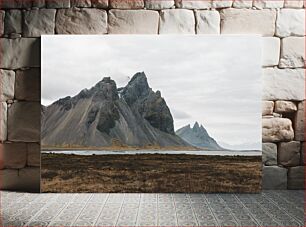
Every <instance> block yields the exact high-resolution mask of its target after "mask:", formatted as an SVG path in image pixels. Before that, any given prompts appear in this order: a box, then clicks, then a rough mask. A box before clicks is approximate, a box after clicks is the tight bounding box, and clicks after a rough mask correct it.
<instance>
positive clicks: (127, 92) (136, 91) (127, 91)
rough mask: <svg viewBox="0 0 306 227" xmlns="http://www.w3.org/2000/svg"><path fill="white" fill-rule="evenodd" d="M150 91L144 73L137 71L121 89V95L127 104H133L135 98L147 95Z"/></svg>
mask: <svg viewBox="0 0 306 227" xmlns="http://www.w3.org/2000/svg"><path fill="white" fill-rule="evenodd" d="M151 91H152V90H151V88H150V87H149V84H148V80H147V76H146V74H145V73H144V72H138V73H136V74H135V75H134V76H133V77H132V79H131V80H130V81H129V83H128V84H127V85H126V86H125V88H124V89H123V90H122V96H123V97H124V99H125V101H126V102H127V103H128V104H133V103H134V102H135V101H136V100H137V99H139V98H142V97H145V96H147V95H148V94H149V93H150V92H151Z"/></svg>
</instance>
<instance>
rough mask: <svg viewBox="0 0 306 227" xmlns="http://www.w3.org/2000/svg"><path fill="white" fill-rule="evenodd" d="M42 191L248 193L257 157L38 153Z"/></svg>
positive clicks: (255, 188) (256, 184) (253, 188)
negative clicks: (40, 159)
mask: <svg viewBox="0 0 306 227" xmlns="http://www.w3.org/2000/svg"><path fill="white" fill-rule="evenodd" d="M41 181H42V192H69V193H72V192H160V193H161V192H173V193H175V192H184V193H187V192H189V193H192V192H250V193H255V192H259V191H260V190H261V156H249V157H247V156H207V155H175V154H173V155H172V154H171V155H165V154H137V155H88V156H85V155H67V154H54V153H53V154H52V153H49V154H45V153H43V154H42V168H41Z"/></svg>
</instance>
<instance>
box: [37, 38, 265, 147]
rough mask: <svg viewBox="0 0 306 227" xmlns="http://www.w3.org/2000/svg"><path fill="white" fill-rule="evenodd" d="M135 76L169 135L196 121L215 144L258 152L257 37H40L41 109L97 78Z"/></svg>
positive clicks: (121, 80)
mask: <svg viewBox="0 0 306 227" xmlns="http://www.w3.org/2000/svg"><path fill="white" fill-rule="evenodd" d="M139 71H144V72H145V74H146V75H147V78H148V82H149V85H150V87H152V89H153V90H154V91H156V90H160V91H161V94H162V96H163V97H164V98H165V100H166V102H167V104H168V106H169V108H170V110H171V113H172V115H173V118H174V125H175V129H179V128H180V127H183V126H185V125H187V124H191V125H193V124H194V122H195V121H198V122H199V123H200V124H202V125H203V126H204V127H205V128H206V129H207V131H208V133H209V134H210V135H211V136H212V137H213V138H215V139H216V140H217V141H218V142H221V143H222V144H224V143H226V144H230V145H237V144H244V143H250V144H256V149H260V150H261V144H260V142H261V38H260V37H259V36H246V35H244V36H201V35H197V36H192V35H179V36H174V35H160V36H151V35H134V36H133V35H128V36H123V35H122V36H121V35H107V36H106V35H103V36H85V35H78V36H75V35H69V36H59V35H56V36H43V38H42V104H43V105H49V104H51V103H52V102H54V101H56V100H58V99H59V98H63V97H66V96H68V95H69V96H74V95H76V94H77V93H79V92H80V91H81V90H82V89H84V88H91V87H92V86H94V85H95V84H96V83H97V82H98V81H100V80H101V79H102V78H103V77H108V76H109V77H111V78H112V79H114V80H115V81H116V83H117V86H118V87H121V86H125V85H126V84H127V83H128V81H129V79H130V78H131V77H132V76H133V75H134V74H135V73H136V72H139ZM252 148H254V146H253V147H252Z"/></svg>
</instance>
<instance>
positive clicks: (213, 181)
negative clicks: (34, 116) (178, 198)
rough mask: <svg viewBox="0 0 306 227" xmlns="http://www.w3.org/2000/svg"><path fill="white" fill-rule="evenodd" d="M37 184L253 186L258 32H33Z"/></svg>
mask: <svg viewBox="0 0 306 227" xmlns="http://www.w3.org/2000/svg"><path fill="white" fill-rule="evenodd" d="M41 147H42V151H41V157H42V161H41V162H42V167H41V186H42V191H43V192H259V191H260V190H261V165H262V164H261V38H260V37H259V36H248V35H235V36H214V35H210V36H205V35H160V36H157V35H101V36H100V35H88V36H87V35H67V36H59V35H56V36H53V35H47V36H43V37H42V122H41Z"/></svg>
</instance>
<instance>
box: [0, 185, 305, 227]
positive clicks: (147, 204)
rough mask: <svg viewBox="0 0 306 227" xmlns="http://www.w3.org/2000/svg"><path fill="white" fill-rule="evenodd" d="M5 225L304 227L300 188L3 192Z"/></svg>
mask: <svg viewBox="0 0 306 227" xmlns="http://www.w3.org/2000/svg"><path fill="white" fill-rule="evenodd" d="M1 200H2V203H1V209H2V213H3V216H2V217H3V222H4V225H5V226H24V225H25V226H47V225H49V226H115V225H116V226H135V225H138V226H177V225H178V226H304V192H303V191H264V192H263V193H261V194H27V193H14V192H1Z"/></svg>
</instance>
